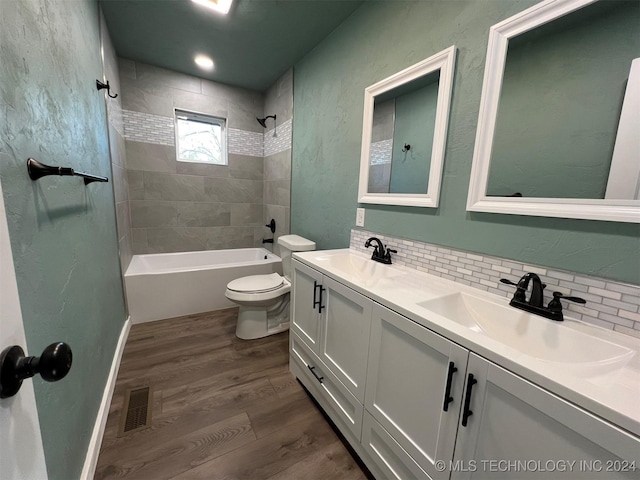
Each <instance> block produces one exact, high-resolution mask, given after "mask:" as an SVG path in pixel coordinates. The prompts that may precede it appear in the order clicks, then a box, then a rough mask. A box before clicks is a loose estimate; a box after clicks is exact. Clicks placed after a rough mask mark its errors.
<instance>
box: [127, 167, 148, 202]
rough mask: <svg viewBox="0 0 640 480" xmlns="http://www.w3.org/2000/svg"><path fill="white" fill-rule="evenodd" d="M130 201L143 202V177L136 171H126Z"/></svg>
mask: <svg viewBox="0 0 640 480" xmlns="http://www.w3.org/2000/svg"><path fill="white" fill-rule="evenodd" d="M127 183H128V186H129V199H130V200H144V176H143V174H142V172H139V171H137V170H127Z"/></svg>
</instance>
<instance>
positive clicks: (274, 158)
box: [263, 70, 293, 241]
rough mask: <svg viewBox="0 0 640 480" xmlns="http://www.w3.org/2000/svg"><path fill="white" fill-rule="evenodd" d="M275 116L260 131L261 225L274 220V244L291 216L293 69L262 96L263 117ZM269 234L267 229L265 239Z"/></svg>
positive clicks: (283, 232) (283, 231)
mask: <svg viewBox="0 0 640 480" xmlns="http://www.w3.org/2000/svg"><path fill="white" fill-rule="evenodd" d="M267 115H276V116H277V119H276V120H277V125H276V128H275V129H274V127H273V120H272V119H269V120H267V122H268V123H267V130H266V131H265V132H264V196H263V201H264V213H263V215H264V216H263V220H264V223H265V224H266V223H268V222H269V221H271V219H272V218H273V219H274V220H275V221H276V232H275V241H277V239H278V237H279V236H280V235H286V234H288V233H290V232H289V218H290V215H291V213H290V212H291V208H290V202H291V133H292V132H291V125H292V123H293V122H292V119H293V70H289V71H288V72H286V73H285V74H284V75H283V76H282V77H280V78H279V79H278V80H277V81H276V82H275V83H274V84H273V85H272V86H271V88H269V89H268V90H267V92H266V94H265V102H264V116H265V117H266V116H267ZM270 233H271V232H270V231H269V230H267V234H269V235H268V237H270Z"/></svg>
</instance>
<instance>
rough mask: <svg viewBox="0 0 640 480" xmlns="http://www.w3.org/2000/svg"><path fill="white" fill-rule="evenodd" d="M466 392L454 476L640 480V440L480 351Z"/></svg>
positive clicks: (471, 358) (471, 362) (472, 357)
mask: <svg viewBox="0 0 640 480" xmlns="http://www.w3.org/2000/svg"><path fill="white" fill-rule="evenodd" d="M470 380H472V381H475V382H477V383H474V384H473V385H472V386H471V387H469V381H470ZM464 389H465V402H466V398H467V395H468V396H469V410H470V411H471V412H472V414H471V416H469V417H468V419H467V422H466V426H463V425H462V422H461V424H460V427H459V428H458V436H457V440H456V447H455V455H454V463H453V465H457V466H458V467H459V468H457V471H454V472H452V475H451V478H452V479H456V480H462V479H500V478H503V479H505V480H508V479H512V478H515V477H517V478H541V476H542V477H543V476H544V475H547V476H549V477H553V478H576V479H587V478H599V479H606V480H613V479H622V478H624V479H631V478H636V479H637V478H639V477H640V440H639V439H638V438H636V437H634V436H633V435H631V434H629V433H628V432H625V431H624V430H622V429H620V428H618V427H616V426H614V425H611V424H610V423H608V422H606V421H604V420H602V419H600V418H598V417H596V416H595V415H593V414H591V413H589V412H587V411H585V410H583V409H582V408H580V407H578V406H576V405H574V404H572V403H569V402H567V401H566V400H563V399H562V398H560V397H558V396H556V395H554V394H553V393H551V392H549V391H547V390H544V389H542V388H540V387H538V386H537V385H534V384H533V383H531V382H529V381H527V380H525V379H524V378H522V377H520V376H518V375H515V374H513V373H511V372H509V371H507V370H505V369H504V368H502V367H499V366H498V365H496V364H495V363H493V362H490V361H488V360H486V359H484V358H482V357H480V356H478V355H476V354H474V353H472V354H471V355H470V356H469V365H468V368H467V375H466V378H465V388H464ZM463 415H464V405H463V412H462V415H461V418H462V416H463ZM602 445H606V448H603V447H602ZM499 460H509V461H511V463H512V464H511V466H509V464H507V463H506V462H503V463H502V464H499V463H498V461H499ZM515 461H520V464H519V466H518V465H516V464H515ZM570 462H575V463H574V464H571V463H570ZM633 462H635V471H634V470H633ZM570 465H573V466H572V467H571V469H572V471H569V469H570V467H569V466H570ZM565 466H566V469H567V472H560V471H554V470H553V469H556V468H558V467H559V468H565ZM517 468H519V470H516V469H517Z"/></svg>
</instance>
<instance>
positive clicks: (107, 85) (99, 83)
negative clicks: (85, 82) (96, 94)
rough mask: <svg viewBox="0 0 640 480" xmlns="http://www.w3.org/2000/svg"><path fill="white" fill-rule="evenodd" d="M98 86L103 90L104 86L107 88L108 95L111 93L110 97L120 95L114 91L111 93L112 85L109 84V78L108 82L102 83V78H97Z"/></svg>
mask: <svg viewBox="0 0 640 480" xmlns="http://www.w3.org/2000/svg"><path fill="white" fill-rule="evenodd" d="M96 88H97V89H98V90H102V89H103V88H106V89H107V95H109V98H116V97H117V96H118V94H117V93H114V94H113V95H111V86H110V85H109V80H107V83H102V82H101V81H100V80H96Z"/></svg>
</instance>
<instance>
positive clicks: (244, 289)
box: [225, 273, 291, 302]
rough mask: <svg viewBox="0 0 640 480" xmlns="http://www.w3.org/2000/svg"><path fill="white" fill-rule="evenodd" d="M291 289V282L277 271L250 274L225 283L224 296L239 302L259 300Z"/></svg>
mask: <svg viewBox="0 0 640 480" xmlns="http://www.w3.org/2000/svg"><path fill="white" fill-rule="evenodd" d="M290 291H291V283H290V282H289V281H288V280H287V279H286V278H284V277H283V276H281V275H279V274H277V273H271V274H268V275H250V276H248V277H242V278H237V279H235V280H232V281H231V282H229V283H228V284H227V291H226V292H225V295H226V297H227V298H228V299H229V300H234V301H239V302H260V301H264V300H271V299H273V298H277V297H279V296H281V295H283V294H285V293H288V292H290Z"/></svg>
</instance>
